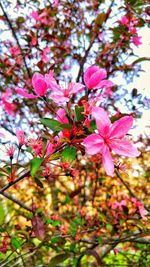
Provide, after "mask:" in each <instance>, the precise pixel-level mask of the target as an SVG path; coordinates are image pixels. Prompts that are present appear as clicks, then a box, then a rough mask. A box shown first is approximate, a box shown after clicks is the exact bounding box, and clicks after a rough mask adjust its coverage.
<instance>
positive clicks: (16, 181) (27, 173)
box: [0, 171, 30, 194]
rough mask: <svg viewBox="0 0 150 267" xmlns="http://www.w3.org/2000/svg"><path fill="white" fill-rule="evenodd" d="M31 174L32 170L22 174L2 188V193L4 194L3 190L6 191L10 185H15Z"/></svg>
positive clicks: (0, 190)
mask: <svg viewBox="0 0 150 267" xmlns="http://www.w3.org/2000/svg"><path fill="white" fill-rule="evenodd" d="M29 175H30V171H28V172H26V173H24V174H23V175H22V176H20V177H19V178H18V179H16V180H15V181H13V182H10V183H8V184H7V185H5V186H4V187H3V188H1V189H0V194H3V192H4V191H6V190H7V189H8V188H9V187H11V186H13V185H15V184H16V183H18V182H19V181H21V180H23V179H24V178H25V177H27V176H29Z"/></svg>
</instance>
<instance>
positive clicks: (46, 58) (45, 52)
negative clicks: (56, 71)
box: [42, 47, 50, 63]
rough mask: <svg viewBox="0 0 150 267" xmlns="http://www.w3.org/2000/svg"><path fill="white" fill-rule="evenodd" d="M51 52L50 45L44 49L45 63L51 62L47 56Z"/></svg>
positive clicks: (43, 59) (43, 58)
mask: <svg viewBox="0 0 150 267" xmlns="http://www.w3.org/2000/svg"><path fill="white" fill-rule="evenodd" d="M49 53H50V48H49V47H45V48H44V49H43V55H42V61H43V62H44V63H48V62H49V57H48V56H47V55H48V54H49Z"/></svg>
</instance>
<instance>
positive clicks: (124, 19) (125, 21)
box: [119, 16, 129, 27]
mask: <svg viewBox="0 0 150 267" xmlns="http://www.w3.org/2000/svg"><path fill="white" fill-rule="evenodd" d="M119 22H120V24H122V25H124V26H127V27H128V26H129V19H128V17H127V16H122V17H121V19H120V20H119Z"/></svg>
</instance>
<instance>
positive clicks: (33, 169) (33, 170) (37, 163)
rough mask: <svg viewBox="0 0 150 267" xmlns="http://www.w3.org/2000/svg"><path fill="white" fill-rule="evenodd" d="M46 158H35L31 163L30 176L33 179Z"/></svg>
mask: <svg viewBox="0 0 150 267" xmlns="http://www.w3.org/2000/svg"><path fill="white" fill-rule="evenodd" d="M43 160H44V158H34V159H32V160H31V161H30V174H31V176H32V177H34V176H35V175H36V173H37V172H38V170H39V168H40V166H41V164H42V162H43Z"/></svg>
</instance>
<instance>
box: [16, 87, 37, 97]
mask: <svg viewBox="0 0 150 267" xmlns="http://www.w3.org/2000/svg"><path fill="white" fill-rule="evenodd" d="M16 92H17V94H19V95H21V96H24V97H25V98H29V99H33V98H38V97H39V96H37V95H34V94H28V93H27V92H26V89H23V88H17V89H16Z"/></svg>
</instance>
